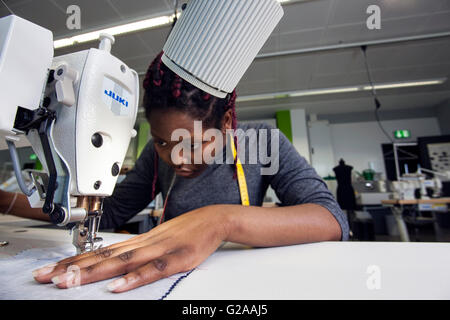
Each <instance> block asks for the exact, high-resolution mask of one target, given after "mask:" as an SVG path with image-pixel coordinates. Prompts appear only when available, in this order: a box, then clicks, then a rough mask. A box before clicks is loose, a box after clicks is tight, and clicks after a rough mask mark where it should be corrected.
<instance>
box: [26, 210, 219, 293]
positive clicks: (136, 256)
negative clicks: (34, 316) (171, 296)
mask: <svg viewBox="0 0 450 320" xmlns="http://www.w3.org/2000/svg"><path fill="white" fill-rule="evenodd" d="M227 223H228V222H227V215H226V213H225V210H223V207H222V206H220V205H213V206H207V207H203V208H199V209H196V210H193V211H190V212H188V213H185V214H182V215H180V216H178V217H176V218H174V219H171V220H169V221H167V222H165V223H163V224H161V225H159V226H157V227H155V228H154V229H152V230H151V231H149V232H147V233H144V234H141V235H139V236H136V237H133V238H131V239H129V240H127V241H124V242H120V243H116V244H113V245H111V246H108V247H105V248H100V249H98V250H96V251H93V252H88V253H85V254H82V255H79V256H74V257H70V258H67V259H64V260H61V261H59V262H58V263H56V264H54V265H50V266H47V267H44V268H41V269H38V270H35V271H34V272H33V276H34V278H35V279H36V281H38V282H40V283H49V282H51V281H53V282H54V283H55V284H56V285H57V286H58V288H69V287H71V286H73V285H74V284H80V285H83V284H87V283H91V282H96V281H100V280H105V279H109V278H112V277H116V276H120V275H124V274H125V276H124V277H121V278H119V279H117V280H115V281H113V282H111V283H110V284H109V285H108V289H109V290H110V291H112V292H124V291H128V290H131V289H134V288H137V287H140V286H142V285H145V284H148V283H151V282H154V281H156V280H159V279H162V278H166V277H169V276H171V275H173V274H176V273H179V272H185V271H188V270H191V269H193V268H195V267H197V266H198V265H199V264H200V263H202V262H203V261H204V260H205V259H206V258H207V257H208V256H210V255H211V254H212V253H213V252H214V251H215V250H216V249H217V248H218V247H219V245H220V244H221V243H222V241H223V240H225V239H226V238H227V232H228V231H227ZM78 268H79V269H78ZM74 270H76V272H74ZM78 271H79V272H78ZM76 277H79V278H76Z"/></svg>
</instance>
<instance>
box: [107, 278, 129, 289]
mask: <svg viewBox="0 0 450 320" xmlns="http://www.w3.org/2000/svg"><path fill="white" fill-rule="evenodd" d="M126 283H127V280H125V278H120V279H117V280H114V281H113V282H111V283H110V284H108V285H107V286H106V287H107V288H108V290H109V291H114V290H117V289H119V288H120V287H122V286H124V285H125V284H126Z"/></svg>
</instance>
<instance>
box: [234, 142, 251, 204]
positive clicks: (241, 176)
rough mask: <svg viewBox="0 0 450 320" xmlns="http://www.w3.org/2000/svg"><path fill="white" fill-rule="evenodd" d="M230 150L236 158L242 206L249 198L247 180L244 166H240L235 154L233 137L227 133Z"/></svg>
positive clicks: (247, 202) (248, 202) (248, 201)
mask: <svg viewBox="0 0 450 320" xmlns="http://www.w3.org/2000/svg"><path fill="white" fill-rule="evenodd" d="M229 137H230V144H231V150H232V151H233V159H235V160H236V171H237V178H238V184H239V192H240V194H241V203H242V205H243V206H249V205H250V198H249V197H248V189H247V181H246V180H245V174H244V168H243V167H242V163H241V160H239V157H238V156H237V151H236V146H235V145H234V137H233V136H232V135H229Z"/></svg>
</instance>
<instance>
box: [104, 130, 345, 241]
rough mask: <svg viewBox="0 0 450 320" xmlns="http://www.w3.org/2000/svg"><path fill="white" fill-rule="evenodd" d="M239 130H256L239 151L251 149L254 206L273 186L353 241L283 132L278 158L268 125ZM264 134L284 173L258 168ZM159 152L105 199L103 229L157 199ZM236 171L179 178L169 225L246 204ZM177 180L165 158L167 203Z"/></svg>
mask: <svg viewBox="0 0 450 320" xmlns="http://www.w3.org/2000/svg"><path fill="white" fill-rule="evenodd" d="M238 129H242V130H244V131H246V130H248V129H255V130H250V131H246V132H247V133H248V134H247V135H246V136H243V135H241V136H240V137H239V138H238V146H240V147H241V148H242V146H243V145H245V158H243V151H244V150H242V152H241V148H239V152H240V158H241V157H242V159H243V162H244V163H243V168H244V172H245V178H246V181H247V187H248V194H249V198H250V205H252V206H261V205H262V203H263V199H264V195H265V194H266V191H267V188H268V186H269V185H270V186H271V187H272V188H273V190H274V191H275V193H276V195H277V197H278V198H279V199H280V201H281V205H283V206H292V205H297V204H304V203H314V204H318V205H321V206H323V207H325V208H326V209H328V210H329V211H330V212H331V214H332V215H333V216H334V217H335V218H336V220H337V221H338V223H339V225H340V226H341V230H342V238H341V240H347V239H348V233H349V227H348V223H347V219H346V216H345V214H344V213H343V212H342V211H341V209H340V208H339V205H338V204H337V202H336V200H335V199H334V198H333V195H332V194H331V193H330V191H329V190H328V188H327V186H326V184H325V183H324V181H323V180H322V179H321V178H320V177H319V176H318V175H317V173H316V172H315V170H314V169H313V168H312V167H311V166H310V165H309V164H308V163H307V162H306V160H305V159H304V158H303V157H302V156H300V155H299V154H298V152H297V151H296V150H295V148H294V146H293V145H292V144H291V142H290V141H289V140H288V139H287V138H286V137H285V136H284V135H283V134H282V133H281V132H279V149H278V150H279V154H278V153H277V152H275V151H276V150H274V152H275V154H274V153H272V150H271V140H270V138H271V135H270V130H271V129H273V128H271V127H270V126H268V125H266V124H261V123H254V124H246V125H239V126H238ZM260 129H267V131H268V134H267V137H268V140H269V141H268V143H267V148H268V150H267V151H268V154H269V155H276V156H279V168H278V170H277V172H275V173H274V174H271V175H262V174H261V169H262V168H266V169H267V168H268V167H269V166H270V164H263V163H265V162H264V161H260V159H259V157H258V159H256V160H257V161H256V163H255V161H254V159H253V160H252V161H250V157H249V149H250V148H251V146H254V143H255V142H256V141H258V140H257V139H258V138H259V136H260V132H261V131H260ZM243 139H245V141H244V140H243ZM255 139H256V140H255ZM227 147H229V146H227ZM224 150H226V149H224ZM155 152H156V151H155V148H154V144H153V140H150V141H149V142H148V144H147V145H146V147H145V148H144V150H143V151H142V154H141V156H140V157H139V159H138V160H137V161H136V164H135V166H134V168H133V169H132V170H130V171H129V172H128V173H127V176H126V178H125V179H124V180H123V181H122V182H121V183H119V184H117V186H116V188H115V189H114V192H113V194H112V195H111V196H110V197H108V198H106V199H105V200H104V204H103V216H102V220H101V224H100V228H113V227H118V226H120V225H122V224H124V223H125V222H126V221H127V220H129V219H130V218H132V217H133V216H134V215H136V214H137V213H139V212H140V211H141V210H143V209H144V208H145V207H146V206H147V205H148V204H149V203H150V202H151V201H152V200H153V199H152V183H153V175H154V161H155V160H154V159H155ZM225 154H226V153H225V152H224V155H223V157H224V158H223V160H226V159H227V158H226V157H225ZM158 159H159V158H158ZM262 162H263V163H262ZM227 163H228V162H227ZM234 170H235V169H234V165H233V164H226V161H224V163H223V164H217V163H214V164H210V165H208V166H207V168H206V169H205V170H204V172H202V173H201V174H200V176H198V177H196V178H192V179H187V178H183V177H179V176H177V177H176V179H175V184H174V185H173V188H172V191H171V193H170V196H169V199H168V202H167V207H166V212H165V220H169V219H171V218H174V217H176V216H178V215H180V214H183V213H185V212H188V211H191V210H194V209H197V208H200V207H204V206H207V205H212V204H240V203H241V198H240V193H239V186H238V181H237V180H236V179H234V178H233V176H234ZM173 175H174V172H173V170H172V168H171V167H169V166H168V165H167V164H166V163H164V162H163V161H162V160H161V159H159V160H158V179H157V183H156V193H155V194H158V193H159V192H161V193H162V195H163V198H164V199H165V198H166V195H167V191H168V189H169V186H170V182H171V180H172V177H173Z"/></svg>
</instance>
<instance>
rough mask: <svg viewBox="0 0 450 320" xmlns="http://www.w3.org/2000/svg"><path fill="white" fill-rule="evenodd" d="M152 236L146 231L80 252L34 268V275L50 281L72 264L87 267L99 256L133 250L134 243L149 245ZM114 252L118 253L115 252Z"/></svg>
mask: <svg viewBox="0 0 450 320" xmlns="http://www.w3.org/2000/svg"><path fill="white" fill-rule="evenodd" d="M152 238H153V236H152V235H151V234H150V233H144V234H141V235H138V236H136V237H133V238H131V239H128V240H126V241H123V242H118V243H115V244H112V245H110V246H108V247H104V248H99V249H97V250H94V251H90V252H86V253H83V254H80V255H78V256H73V257H69V258H66V259H63V260H60V261H58V262H57V263H52V264H50V265H47V266H44V267H42V268H40V269H36V270H34V271H33V277H34V278H35V279H36V281H38V282H41V283H49V282H50V281H51V278H52V277H54V276H56V275H58V274H61V273H64V272H66V270H67V268H68V267H69V266H71V265H74V264H75V265H79V266H80V267H85V266H88V265H90V264H93V263H97V262H99V261H95V260H97V259H98V258H99V257H100V258H108V257H109V256H114V255H118V254H120V253H122V252H124V251H128V250H131V247H132V246H133V245H134V247H142V246H145V245H148V244H150V243H149V242H148V241H146V240H150V239H152ZM127 248H128V249H127ZM114 253H117V254H114ZM88 259H89V260H88ZM81 261H83V263H80V262H81Z"/></svg>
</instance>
